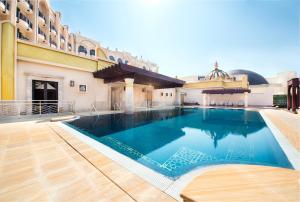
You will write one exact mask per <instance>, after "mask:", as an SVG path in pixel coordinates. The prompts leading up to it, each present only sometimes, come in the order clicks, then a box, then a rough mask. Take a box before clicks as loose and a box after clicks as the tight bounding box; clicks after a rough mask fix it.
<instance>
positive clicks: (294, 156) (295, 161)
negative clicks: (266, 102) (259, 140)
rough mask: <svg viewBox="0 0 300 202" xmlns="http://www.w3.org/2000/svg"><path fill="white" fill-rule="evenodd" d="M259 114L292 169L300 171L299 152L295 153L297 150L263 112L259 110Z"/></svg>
mask: <svg viewBox="0 0 300 202" xmlns="http://www.w3.org/2000/svg"><path fill="white" fill-rule="evenodd" d="M259 113H260V115H261V116H262V118H263V119H264V121H265V123H266V124H267V126H268V128H269V129H270V130H271V132H272V134H273V135H274V138H275V139H276V141H277V142H278V144H279V145H280V147H281V149H282V150H283V152H284V153H285V155H286V157H287V158H288V160H289V161H290V163H291V164H292V166H293V167H294V169H295V170H298V171H300V160H299V159H300V152H298V151H297V149H296V148H295V147H294V146H293V145H292V144H291V143H290V142H289V140H288V139H287V138H286V136H285V135H284V134H282V133H281V131H280V130H279V129H278V128H277V127H276V126H275V125H274V124H273V122H272V121H271V120H270V119H269V118H268V116H267V115H266V114H265V113H264V111H263V110H259Z"/></svg>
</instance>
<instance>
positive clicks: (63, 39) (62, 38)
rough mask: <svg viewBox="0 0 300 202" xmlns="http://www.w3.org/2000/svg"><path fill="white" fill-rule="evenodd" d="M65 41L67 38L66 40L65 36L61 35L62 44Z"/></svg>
mask: <svg viewBox="0 0 300 202" xmlns="http://www.w3.org/2000/svg"><path fill="white" fill-rule="evenodd" d="M65 41H66V40H65V37H63V36H61V37H60V42H61V43H62V44H64V43H65Z"/></svg>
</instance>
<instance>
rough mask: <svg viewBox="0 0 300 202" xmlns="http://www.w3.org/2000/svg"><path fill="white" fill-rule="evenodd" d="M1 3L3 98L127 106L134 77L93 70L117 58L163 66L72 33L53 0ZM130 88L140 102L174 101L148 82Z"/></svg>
mask: <svg viewBox="0 0 300 202" xmlns="http://www.w3.org/2000/svg"><path fill="white" fill-rule="evenodd" d="M0 9H1V12H0V20H1V24H0V39H1V40H0V47H1V48H0V55H1V57H0V64H1V66H0V75H1V76H0V84H1V85H0V100H2V101H3V100H19V101H22V100H23V101H30V100H42V101H44V102H46V101H51V102H52V101H53V100H56V101H57V102H58V108H59V107H60V106H63V104H64V103H65V102H73V103H74V105H75V108H76V111H89V110H93V109H101V110H103V109H106V110H110V109H114V108H117V109H124V108H125V107H126V99H128V98H127V96H128V95H127V94H126V92H127V91H126V86H127V87H128V86H131V84H130V83H131V82H134V78H131V77H130V78H129V79H128V80H125V79H122V80H115V81H113V82H110V83H106V82H104V80H103V79H99V78H95V77H94V76H93V73H94V72H96V71H99V70H101V69H105V68H109V67H110V66H113V65H116V64H118V63H123V64H127V65H132V66H135V67H139V68H142V69H144V70H145V71H151V72H155V73H156V72H158V66H157V65H156V64H154V63H152V62H150V61H144V60H142V59H139V58H137V57H133V56H132V55H131V54H130V53H127V52H120V51H110V50H109V49H105V48H102V47H101V44H100V43H99V42H98V41H95V40H93V39H89V38H87V37H84V36H82V35H81V34H80V33H75V34H74V33H70V31H69V27H68V26H67V25H62V24H61V17H62V15H61V13H60V12H57V11H54V10H53V9H52V8H51V6H50V4H49V1H48V0H10V1H9V0H1V1H0ZM112 57H114V58H115V59H112ZM130 79H133V81H132V80H130ZM125 81H128V84H126V82H125ZM128 89H131V91H130V93H129V94H130V95H132V99H133V104H134V106H135V107H142V106H145V105H147V103H148V104H149V99H150V98H151V103H152V102H153V103H156V102H158V100H156V99H159V100H161V99H162V100H163V102H164V103H169V104H174V100H173V99H170V96H168V99H167V98H166V99H164V98H163V97H162V96H156V94H155V93H154V91H155V89H154V88H153V89H151V87H150V89H151V90H149V84H135V83H134V84H133V88H131V87H130V88H129V87H128ZM146 89H147V90H146ZM150 92H151V96H150V95H149V94H150ZM152 93H153V95H152ZM171 97H173V96H171ZM164 100H165V101H164ZM24 113H25V112H24Z"/></svg>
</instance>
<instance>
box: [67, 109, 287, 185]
mask: <svg viewBox="0 0 300 202" xmlns="http://www.w3.org/2000/svg"><path fill="white" fill-rule="evenodd" d="M68 125H70V126H71V127H73V128H75V129H77V130H80V131H81V132H82V133H84V134H86V135H88V136H90V137H91V138H93V139H95V140H97V141H99V142H102V143H104V144H106V145H108V146H109V147H111V148H113V149H114V150H116V151H118V152H120V153H122V154H124V155H126V156H128V157H130V158H132V159H134V160H136V161H138V162H140V163H142V164H144V165H145V166H148V167H149V168H151V169H153V170H156V171H157V172H160V173H161V174H163V175H166V176H168V177H170V178H171V179H176V178H177V177H179V176H180V175H182V174H184V173H186V172H189V171H190V170H192V169H195V168H196V167H199V166H200V167H201V166H208V165H215V164H221V163H247V164H260V165H272V166H279V167H286V168H292V166H291V164H290V162H289V161H288V160H287V158H286V156H285V154H284V153H283V151H282V150H281V148H280V147H279V145H278V143H277V142H276V140H275V139H274V137H273V135H272V133H271V132H270V130H269V129H268V127H267V126H266V124H265V122H264V121H263V119H262V117H261V116H260V114H259V113H258V112H255V111H246V110H223V109H181V108H176V109H174V110H164V111H158V110H157V111H147V112H138V113H135V114H133V115H126V114H111V115H104V116H90V117H82V118H80V119H79V120H75V121H72V122H70V123H68Z"/></svg>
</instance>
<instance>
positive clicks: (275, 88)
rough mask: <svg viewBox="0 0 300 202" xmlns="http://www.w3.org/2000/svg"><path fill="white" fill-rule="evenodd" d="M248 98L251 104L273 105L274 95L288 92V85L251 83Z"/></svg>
mask: <svg viewBox="0 0 300 202" xmlns="http://www.w3.org/2000/svg"><path fill="white" fill-rule="evenodd" d="M250 89H251V93H249V96H248V100H249V105H250V106H272V105H273V95H278V94H286V87H284V86H282V85H280V84H271V85H269V84H268V85H251V86H250Z"/></svg>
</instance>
